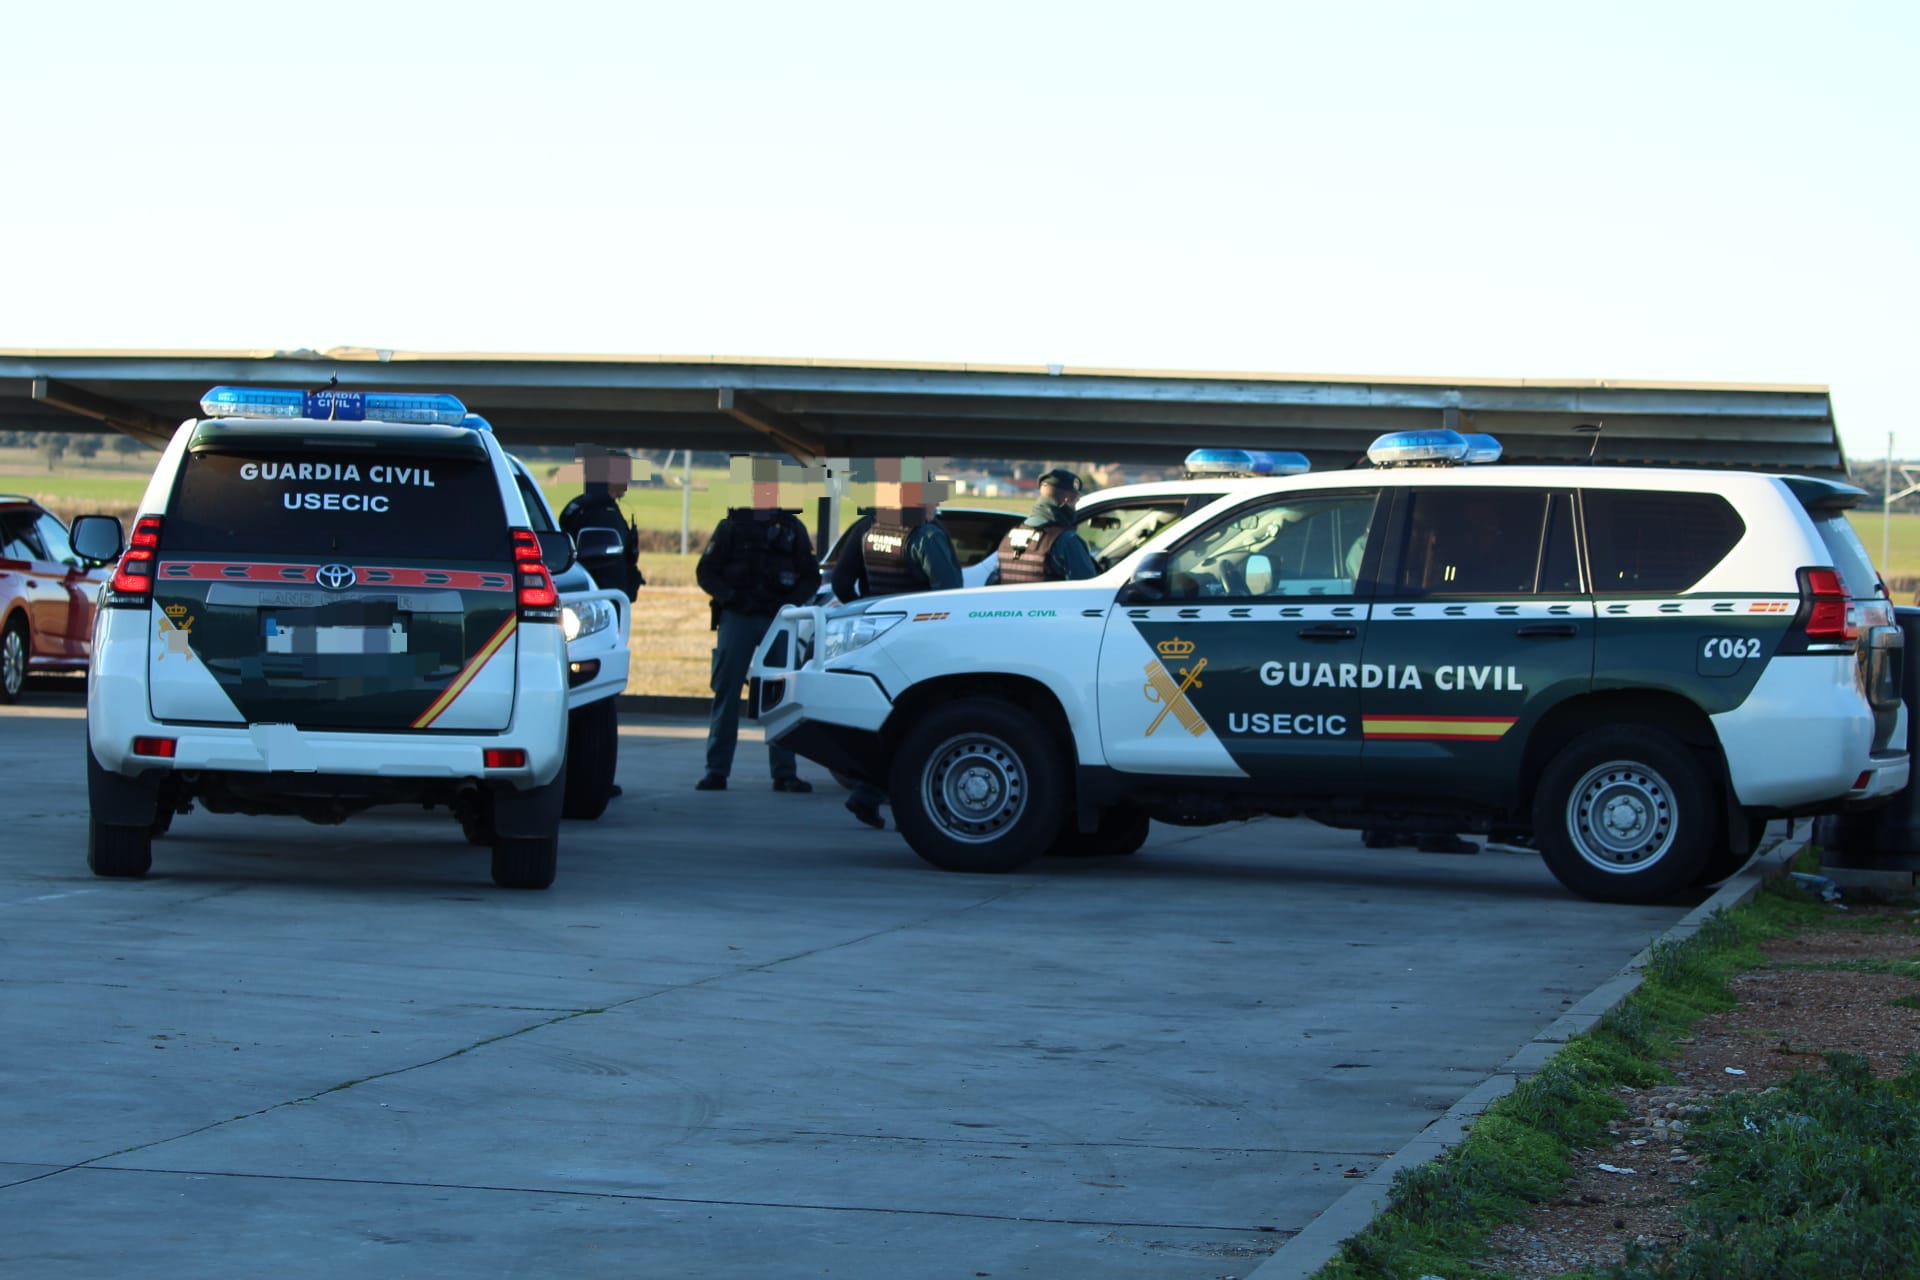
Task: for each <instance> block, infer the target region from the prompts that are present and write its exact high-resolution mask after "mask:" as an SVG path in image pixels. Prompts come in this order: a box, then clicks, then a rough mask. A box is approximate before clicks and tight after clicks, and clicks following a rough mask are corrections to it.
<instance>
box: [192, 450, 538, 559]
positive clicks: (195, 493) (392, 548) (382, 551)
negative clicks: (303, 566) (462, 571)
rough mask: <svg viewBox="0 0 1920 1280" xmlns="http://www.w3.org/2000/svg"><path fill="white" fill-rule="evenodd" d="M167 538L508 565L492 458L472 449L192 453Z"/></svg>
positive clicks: (228, 547)
mask: <svg viewBox="0 0 1920 1280" xmlns="http://www.w3.org/2000/svg"><path fill="white" fill-rule="evenodd" d="M162 538H163V541H164V543H165V545H166V547H167V548H168V549H169V550H183V549H184V550H192V551H199V552H212V553H216V554H226V555H261V554H267V555H292V556H366V557H383V558H388V559H392V558H401V559H416V558H418V559H425V560H496V561H498V560H508V559H511V558H512V545H511V542H510V540H509V538H508V535H507V521H506V514H505V511H504V509H503V508H502V506H501V503H500V489H499V484H498V482H497V481H496V480H495V478H494V471H493V467H492V464H491V460H490V459H489V458H488V457H487V456H486V454H485V453H471V452H467V453H460V454H453V453H446V452H432V453H425V452H423V453H420V454H416V455H413V456H409V455H407V454H404V453H395V452H392V451H391V450H389V449H385V448H382V449H380V450H377V451H374V450H351V451H350V450H344V449H325V448H321V447H317V446H313V447H306V448H292V449H286V448H274V449H244V448H232V447H227V448H222V449H221V450H219V451H217V452H215V451H195V452H190V453H188V454H187V456H186V459H185V460H184V462H183V464H182V466H181V468H180V478H179V480H178V481H177V482H176V484H175V486H174V491H173V498H172V500H171V501H170V502H169V503H168V504H167V515H166V523H165V526H164V532H163V533H162Z"/></svg>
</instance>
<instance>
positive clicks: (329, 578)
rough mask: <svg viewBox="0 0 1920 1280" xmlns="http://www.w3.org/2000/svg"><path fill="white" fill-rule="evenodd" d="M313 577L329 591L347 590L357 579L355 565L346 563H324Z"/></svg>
mask: <svg viewBox="0 0 1920 1280" xmlns="http://www.w3.org/2000/svg"><path fill="white" fill-rule="evenodd" d="M313 577H314V581H316V582H318V583H319V584H320V585H321V586H323V587H325V588H326V589H327V590H329V591H345V590H346V589H347V588H348V587H350V586H352V585H353V584H354V582H355V581H356V578H355V576H354V572H353V566H351V565H344V564H323V565H321V566H320V571H319V572H318V573H316V574H314V575H313Z"/></svg>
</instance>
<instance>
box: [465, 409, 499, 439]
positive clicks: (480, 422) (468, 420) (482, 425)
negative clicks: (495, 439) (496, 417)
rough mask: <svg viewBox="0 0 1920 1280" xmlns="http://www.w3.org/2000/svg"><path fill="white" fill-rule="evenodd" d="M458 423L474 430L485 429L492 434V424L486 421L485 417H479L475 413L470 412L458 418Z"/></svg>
mask: <svg viewBox="0 0 1920 1280" xmlns="http://www.w3.org/2000/svg"><path fill="white" fill-rule="evenodd" d="M460 425H461V426H463V427H468V428H470V429H472V430H474V431H485V432H486V433H487V434H489V435H491V434H493V424H492V423H491V422H488V421H487V420H486V419H485V418H483V417H481V416H480V415H479V414H477V413H470V414H468V415H467V416H466V417H464V418H462V419H461V420H460Z"/></svg>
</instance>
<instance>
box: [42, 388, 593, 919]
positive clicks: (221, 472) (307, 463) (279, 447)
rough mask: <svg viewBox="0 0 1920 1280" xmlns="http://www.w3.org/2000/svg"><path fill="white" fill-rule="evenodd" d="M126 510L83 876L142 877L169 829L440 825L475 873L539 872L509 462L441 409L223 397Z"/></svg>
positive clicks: (540, 563)
mask: <svg viewBox="0 0 1920 1280" xmlns="http://www.w3.org/2000/svg"><path fill="white" fill-rule="evenodd" d="M201 407H202V410H203V412H204V413H205V414H206V417H204V418H201V419H193V420H189V421H187V422H186V423H184V424H182V425H181V427H180V429H179V430H178V431H177V432H176V433H175V434H174V436H173V439H172V441H171V442H170V443H169V444H168V446H167V447H166V449H165V451H164V452H163V453H162V455H161V458H160V462H159V464H158V465H157V466H156V468H155V470H154V474H153V479H152V481H151V483H150V484H149V485H148V487H147V491H146V495H145V497H144V498H143V499H142V500H141V504H140V511H139V516H138V519H137V520H136V522H135V525H134V530H133V534H132V538H131V545H129V546H126V547H124V548H123V547H122V545H121V536H122V531H121V527H120V523H119V521H118V520H114V519H111V518H108V517H102V516H86V517H82V518H81V519H80V520H78V521H76V522H75V525H74V533H73V537H74V542H75V544H76V546H78V547H82V548H84V549H83V551H82V554H86V555H91V556H95V557H97V558H99V559H102V560H115V559H117V560H118V567H117V569H116V571H115V573H114V576H113V580H112V581H111V583H109V584H108V586H107V587H106V588H105V590H104V591H103V592H102V596H101V601H100V604H101V607H100V609H99V611H98V614H97V616H96V620H95V629H94V637H93V646H94V647H93V654H94V661H93V672H92V677H91V680H90V681H89V684H88V692H87V737H88V752H87V775H88V793H89V798H90V801H91V813H92V823H91V827H90V836H89V842H88V855H87V856H88V863H89V865H90V866H91V867H92V869H93V870H94V871H95V872H96V873H97V874H99V875H105V876H140V875H144V874H146V872H147V870H148V869H149V867H150V866H151V863H152V839H153V837H154V836H155V835H158V834H160V833H162V832H164V831H165V830H166V829H167V825H168V823H169V821H170V820H171V817H172V815H173V814H174V813H175V812H179V811H184V810H185V809H186V808H187V807H188V806H189V805H191V804H194V803H196V802H197V803H198V804H199V805H200V806H201V807H202V808H204V809H206V810H208V811H210V812H216V813H254V814H293V815H297V816H300V817H303V818H307V819H309V820H311V821H314V822H322V823H333V822H339V821H341V820H343V819H344V818H346V817H348V816H350V815H352V814H354V813H357V812H359V811H361V810H363V809H366V808H368V807H371V806H373V805H378V804H390V803H409V804H426V805H429V806H435V805H444V806H446V807H447V808H448V809H449V810H451V811H452V813H453V814H454V815H455V816H456V817H457V818H458V819H459V820H460V823H461V825H462V827H463V828H464V829H465V830H466V833H467V836H468V838H469V839H470V840H473V841H475V842H477V843H482V844H487V845H490V846H491V847H492V854H493V865H492V872H493V879H494V880H495V882H496V883H498V884H500V885H502V886H505V887H512V888H535V889H539V888H545V887H547V885H549V884H551V883H552V881H553V878H554V872H555V866H556V860H557V850H558V840H559V826H560V817H561V803H562V798H563V795H564V792H565V770H564V764H565V760H566V747H567V642H566V638H565V636H564V635H563V634H562V628H561V621H560V620H561V610H560V603H559V600H558V596H557V593H556V591H555V588H554V583H553V578H552V574H553V573H555V572H558V571H560V570H562V569H564V568H565V567H566V566H567V564H568V563H570V561H571V558H572V553H571V547H570V543H569V542H568V539H567V536H566V535H565V534H564V533H554V532H537V531H536V530H535V529H534V528H532V527H531V524H530V521H529V518H528V512H527V510H526V508H525V506H524V499H523V497H522V494H521V492H520V489H519V487H518V485H517V483H516V479H515V475H514V473H513V471H512V469H511V466H510V464H509V461H508V459H507V456H506V455H505V454H504V453H503V452H502V451H501V449H500V446H499V444H498V443H497V442H496V441H495V440H494V438H493V435H492V433H491V432H489V431H486V430H483V429H475V427H473V426H471V425H467V424H466V422H465V419H466V410H465V408H464V406H462V405H461V404H460V402H459V401H458V400H455V399H454V398H453V397H451V396H412V395H380V394H364V395H362V394H354V393H347V392H331V391H323V392H300V391H281V390H275V389H266V388H236V387H220V388H215V389H214V390H213V391H211V392H209V393H208V394H207V396H206V398H205V399H203V400H202V401H201Z"/></svg>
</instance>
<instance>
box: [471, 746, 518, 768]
mask: <svg viewBox="0 0 1920 1280" xmlns="http://www.w3.org/2000/svg"><path fill="white" fill-rule="evenodd" d="M480 756H481V763H482V764H484V765H486V767H487V768H489V769H524V768H526V767H527V753H526V752H524V751H522V750H521V749H520V748H518V747H488V748H487V749H486V750H485V751H483V752H481V753H480Z"/></svg>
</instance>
